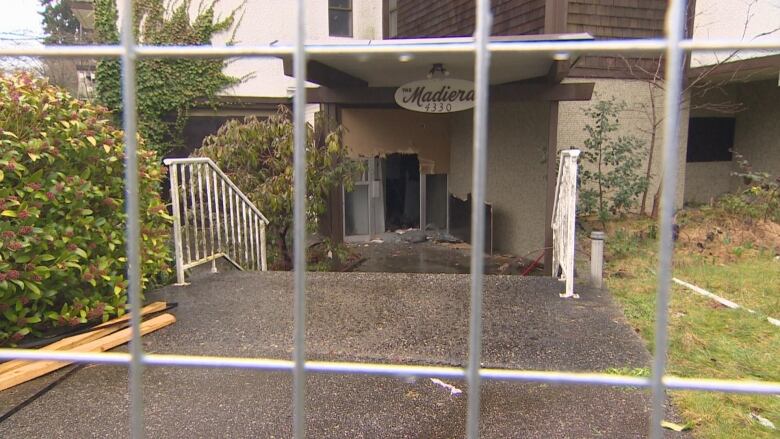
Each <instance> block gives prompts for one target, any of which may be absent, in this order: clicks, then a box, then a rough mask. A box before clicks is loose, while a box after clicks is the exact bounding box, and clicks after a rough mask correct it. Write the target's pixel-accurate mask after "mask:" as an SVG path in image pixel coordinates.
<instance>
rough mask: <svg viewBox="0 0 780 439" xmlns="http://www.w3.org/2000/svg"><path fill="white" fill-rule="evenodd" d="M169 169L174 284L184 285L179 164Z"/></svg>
mask: <svg viewBox="0 0 780 439" xmlns="http://www.w3.org/2000/svg"><path fill="white" fill-rule="evenodd" d="M170 169H171V180H170V182H171V213H173V246H174V251H175V253H176V255H175V257H176V285H186V283H185V282H184V251H183V249H182V244H181V218H180V214H181V212H180V211H179V209H180V207H179V165H176V164H173V165H171V167H170Z"/></svg>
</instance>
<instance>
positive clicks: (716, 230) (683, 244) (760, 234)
mask: <svg viewBox="0 0 780 439" xmlns="http://www.w3.org/2000/svg"><path fill="white" fill-rule="evenodd" d="M677 223H678V224H679V225H680V229H679V238H678V241H677V247H678V249H679V250H682V251H684V252H686V253H689V254H699V255H703V256H707V257H711V258H713V259H714V260H715V261H716V262H720V263H728V262H733V261H735V260H737V259H738V258H739V257H740V256H742V255H743V254H745V253H757V252H761V251H764V252H766V251H769V252H774V253H775V254H778V253H780V224H777V223H775V222H772V221H767V220H752V219H750V218H747V219H745V218H740V217H736V216H734V215H728V214H724V213H723V212H718V214H717V215H712V214H709V212H707V211H700V210H684V211H682V212H680V214H678V218H677Z"/></svg>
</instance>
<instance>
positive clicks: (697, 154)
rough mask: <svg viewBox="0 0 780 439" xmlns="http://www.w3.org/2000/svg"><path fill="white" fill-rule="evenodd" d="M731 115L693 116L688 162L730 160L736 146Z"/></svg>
mask: <svg viewBox="0 0 780 439" xmlns="http://www.w3.org/2000/svg"><path fill="white" fill-rule="evenodd" d="M735 125H736V119H734V118H731V117H692V118H691V119H690V120H689V122H688V150H687V154H686V161H688V162H730V161H731V149H732V148H733V147H734V126H735Z"/></svg>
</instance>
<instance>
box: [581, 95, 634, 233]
mask: <svg viewBox="0 0 780 439" xmlns="http://www.w3.org/2000/svg"><path fill="white" fill-rule="evenodd" d="M625 106H626V105H625V103H624V102H616V101H615V100H614V99H612V100H608V101H604V100H601V101H598V102H596V103H595V104H594V105H593V106H592V107H589V108H586V109H585V110H584V112H585V114H586V115H587V116H588V117H590V118H591V122H590V123H588V124H586V125H585V131H586V132H587V133H588V138H587V139H586V140H585V145H584V148H583V149H582V155H581V157H582V161H583V166H582V168H581V169H582V170H581V172H580V178H579V183H580V194H579V206H578V211H579V212H580V213H582V214H585V215H590V214H593V213H595V214H597V216H598V218H599V219H600V220H601V221H602V222H604V221H606V220H607V219H609V218H610V217H611V216H613V215H623V214H625V213H628V212H630V211H631V209H632V208H634V207H636V204H637V197H638V196H639V195H640V194H642V193H643V192H644V191H645V189H646V188H647V185H648V179H647V178H646V177H645V176H643V175H641V166H642V162H643V160H644V158H645V156H646V155H647V153H646V150H645V145H644V143H643V142H642V141H641V140H639V139H638V138H636V137H634V136H614V135H613V133H614V132H615V131H617V130H618V129H619V127H620V124H619V118H618V115H619V114H620V112H621V111H623V110H624V109H625Z"/></svg>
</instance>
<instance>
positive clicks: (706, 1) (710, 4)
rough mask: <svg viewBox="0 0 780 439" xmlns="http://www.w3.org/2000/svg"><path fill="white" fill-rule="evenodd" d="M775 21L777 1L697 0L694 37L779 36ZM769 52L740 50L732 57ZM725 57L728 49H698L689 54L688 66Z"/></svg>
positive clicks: (747, 38)
mask: <svg viewBox="0 0 780 439" xmlns="http://www.w3.org/2000/svg"><path fill="white" fill-rule="evenodd" d="M778 23H780V2H778V1H777V0H761V1H748V0H741V1H737V0H696V16H695V19H694V25H693V38H695V39H702V40H709V39H716V38H729V39H737V40H744V41H768V40H772V39H776V38H777V37H778V32H777V25H778ZM743 34H744V35H743ZM775 53H776V52H775ZM768 54H769V53H768V52H767V51H750V50H742V51H740V52H739V53H737V54H736V55H735V56H734V57H732V60H738V59H745V58H753V57H757V56H766V55H768ZM727 56H729V52H725V53H724V52H721V53H715V52H707V51H697V52H695V53H694V54H693V56H692V57H691V66H692V67H698V66H701V65H712V64H716V63H718V62H721V61H722V60H723V59H724V58H725V57H727Z"/></svg>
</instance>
